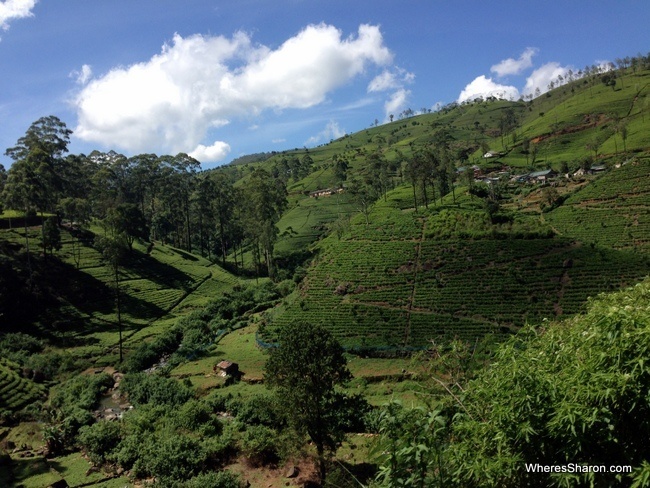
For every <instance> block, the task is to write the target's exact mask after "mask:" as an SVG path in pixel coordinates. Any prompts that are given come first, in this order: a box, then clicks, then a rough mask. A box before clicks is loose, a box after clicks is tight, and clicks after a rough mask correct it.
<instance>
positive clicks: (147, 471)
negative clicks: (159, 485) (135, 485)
mask: <svg viewBox="0 0 650 488" xmlns="http://www.w3.org/2000/svg"><path fill="white" fill-rule="evenodd" d="M205 460H206V452H205V449H203V447H202V446H201V443H200V442H199V441H197V440H196V439H193V438H192V437H189V436H187V435H179V434H177V433H174V432H167V431H166V432H160V433H158V434H157V435H155V436H153V437H152V438H151V442H148V443H146V444H144V445H143V452H142V453H141V455H140V457H139V459H138V460H137V461H136V462H135V463H134V465H133V469H134V471H136V472H137V473H138V476H142V475H148V476H154V477H156V478H158V479H159V480H160V481H163V482H165V481H182V480H188V479H190V478H192V477H194V476H196V475H197V474H199V473H200V472H201V471H202V469H203V465H204V463H205Z"/></svg>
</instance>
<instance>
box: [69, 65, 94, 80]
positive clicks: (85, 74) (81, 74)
mask: <svg viewBox="0 0 650 488" xmlns="http://www.w3.org/2000/svg"><path fill="white" fill-rule="evenodd" d="M92 77H93V70H92V68H91V67H90V65H88V64H84V65H83V66H82V67H81V70H79V71H77V70H74V71H72V72H71V73H70V78H74V79H75V80H76V81H77V83H79V84H80V85H85V84H86V83H88V81H89V80H90V79H91V78H92Z"/></svg>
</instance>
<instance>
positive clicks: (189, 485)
mask: <svg viewBox="0 0 650 488" xmlns="http://www.w3.org/2000/svg"><path fill="white" fill-rule="evenodd" d="M243 486H244V485H243V483H242V482H241V480H240V479H239V476H237V475H235V474H233V473H230V472H229V471H220V472H218V473H202V474H200V475H198V476H195V477H194V478H192V479H190V480H189V481H186V482H185V483H183V485H182V487H183V488H242V487H243Z"/></svg>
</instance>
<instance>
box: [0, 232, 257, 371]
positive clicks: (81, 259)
mask: <svg viewBox="0 0 650 488" xmlns="http://www.w3.org/2000/svg"><path fill="white" fill-rule="evenodd" d="M19 220H21V219H18V221H19ZM95 230H96V231H97V232H98V233H101V231H100V230H99V229H95ZM27 232H28V233H29V237H30V245H31V246H32V249H34V248H36V249H38V248H39V246H40V242H41V232H40V229H39V228H37V227H30V228H28V229H27ZM0 238H1V239H2V241H1V243H2V247H3V250H4V253H3V254H4V258H3V263H4V265H5V267H6V269H7V270H9V269H11V270H12V274H9V273H8V274H7V275H6V276H5V277H4V278H5V280H7V281H6V282H5V283H3V284H4V286H5V287H6V288H3V295H5V296H6V293H7V292H6V291H5V290H11V291H12V293H14V295H15V296H14V298H13V299H12V300H8V301H6V302H4V303H3V308H2V310H1V312H2V316H3V319H4V320H5V323H4V327H3V329H4V331H5V332H23V333H24V332H27V333H31V334H34V335H36V336H39V337H43V338H45V339H46V340H47V341H48V342H49V343H51V345H52V346H53V349H52V352H55V351H61V349H65V351H66V353H67V354H72V356H73V358H75V360H77V359H78V360H79V361H81V362H82V363H87V364H88V365H90V364H93V363H94V364H98V365H106V364H114V362H115V360H116V358H117V344H118V330H117V315H116V303H115V289H114V286H115V282H114V278H113V275H112V272H111V269H110V268H109V267H108V266H107V265H106V262H105V260H104V259H102V255H101V253H100V252H99V251H98V250H97V249H96V247H94V246H93V234H92V233H90V232H88V233H86V234H81V235H78V234H76V233H75V234H71V233H70V232H69V231H67V230H63V231H62V248H61V250H60V251H58V252H55V253H54V255H53V256H49V257H48V259H47V261H45V260H44V259H43V257H42V256H39V255H32V256H31V258H30V264H29V266H31V267H32V273H33V275H34V277H33V280H34V281H36V280H37V282H36V284H35V285H34V289H33V290H32V291H31V292H28V283H29V273H28V261H27V256H26V253H25V247H24V243H25V230H24V229H23V228H22V227H18V228H15V227H14V228H13V229H8V230H3V231H0ZM119 277H120V283H119V286H120V297H121V304H120V305H121V307H120V308H121V320H122V325H123V329H124V347H125V352H126V354H127V355H128V352H129V350H130V349H131V348H133V347H136V346H137V345H138V344H140V343H141V342H142V341H143V340H147V338H149V337H151V336H155V335H157V334H159V333H160V332H161V331H163V330H165V329H166V328H167V327H169V325H170V324H171V323H173V322H174V321H175V320H176V318H178V317H179V316H182V315H185V314H187V313H189V312H191V311H192V310H194V309H196V308H197V307H202V306H204V305H205V304H206V303H207V302H208V301H209V300H210V299H212V298H213V297H214V296H216V295H218V294H220V293H223V292H224V291H226V290H229V289H231V288H232V287H233V286H235V285H236V284H238V283H243V282H245V281H246V280H241V279H239V278H237V277H235V276H233V275H232V274H230V273H228V272H227V271H224V270H223V269H222V268H220V267H219V266H217V265H215V264H213V263H211V262H210V261H208V260H207V259H205V258H202V257H200V256H197V255H193V254H190V253H187V252H185V251H183V250H181V249H176V248H173V247H170V246H166V245H162V244H161V243H157V244H155V245H150V246H146V245H144V244H141V243H136V244H135V245H134V248H133V251H132V252H131V253H130V254H129V255H128V256H127V258H126V260H125V262H124V263H123V265H122V266H121V267H120V270H119Z"/></svg>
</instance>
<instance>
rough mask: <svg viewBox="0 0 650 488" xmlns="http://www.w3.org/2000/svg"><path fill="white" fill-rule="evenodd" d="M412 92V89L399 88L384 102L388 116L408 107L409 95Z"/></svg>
mask: <svg viewBox="0 0 650 488" xmlns="http://www.w3.org/2000/svg"><path fill="white" fill-rule="evenodd" d="M410 94H411V91H410V90H406V89H404V88H401V89H399V90H397V91H396V92H395V93H393V94H392V96H391V97H390V98H389V99H388V100H387V101H386V103H385V104H384V111H385V112H386V116H387V117H388V116H390V115H391V114H392V115H395V114H397V113H399V112H401V111H402V110H403V109H404V108H406V103H407V102H408V97H409V95H410Z"/></svg>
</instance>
